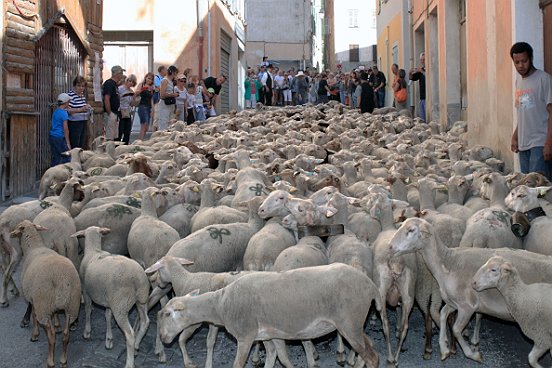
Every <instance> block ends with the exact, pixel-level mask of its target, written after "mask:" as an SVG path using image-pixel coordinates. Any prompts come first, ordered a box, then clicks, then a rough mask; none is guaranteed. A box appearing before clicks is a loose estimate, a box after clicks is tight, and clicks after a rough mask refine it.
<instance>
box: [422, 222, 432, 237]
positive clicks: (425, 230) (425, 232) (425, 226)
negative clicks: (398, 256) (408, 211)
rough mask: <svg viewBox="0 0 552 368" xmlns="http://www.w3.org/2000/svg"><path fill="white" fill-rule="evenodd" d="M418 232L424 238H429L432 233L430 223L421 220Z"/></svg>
mask: <svg viewBox="0 0 552 368" xmlns="http://www.w3.org/2000/svg"><path fill="white" fill-rule="evenodd" d="M420 233H421V234H422V236H423V237H424V238H426V239H427V238H429V237H431V236H432V235H433V231H432V228H431V224H430V223H429V222H427V221H422V222H421V223H420Z"/></svg>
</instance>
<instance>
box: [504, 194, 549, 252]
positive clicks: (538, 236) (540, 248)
mask: <svg viewBox="0 0 552 368" xmlns="http://www.w3.org/2000/svg"><path fill="white" fill-rule="evenodd" d="M551 189H552V187H537V188H529V187H527V186H525V185H520V186H518V187H515V188H514V189H512V190H511V191H510V193H508V195H507V196H506V199H505V203H506V205H507V206H508V208H510V209H512V210H514V211H517V212H522V213H527V212H529V211H531V210H538V209H539V207H541V203H540V201H539V199H540V198H542V197H548V198H551V197H552V196H551V194H552V191H551ZM541 209H542V207H541ZM541 213H542V212H541ZM530 225H531V227H530V228H529V232H528V233H527V235H526V236H525V238H524V239H523V248H524V249H526V250H529V251H531V252H535V253H541V254H546V255H552V247H551V246H550V239H551V238H552V218H551V217H549V216H539V217H537V218H535V219H533V220H532V221H530Z"/></svg>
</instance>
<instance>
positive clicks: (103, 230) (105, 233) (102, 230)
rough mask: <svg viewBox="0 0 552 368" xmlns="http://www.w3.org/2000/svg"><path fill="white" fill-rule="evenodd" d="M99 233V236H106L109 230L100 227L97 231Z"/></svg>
mask: <svg viewBox="0 0 552 368" xmlns="http://www.w3.org/2000/svg"><path fill="white" fill-rule="evenodd" d="M99 231H100V234H102V235H107V234H109V233H110V232H111V229H110V228H108V227H100V230H99Z"/></svg>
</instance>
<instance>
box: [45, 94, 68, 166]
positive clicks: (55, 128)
mask: <svg viewBox="0 0 552 368" xmlns="http://www.w3.org/2000/svg"><path fill="white" fill-rule="evenodd" d="M69 101H71V96H69V95H68V94H67V93H62V94H60V95H59V96H58V98H57V106H58V107H57V109H56V110H55V111H54V113H53V114H52V127H51V128H50V137H49V139H48V142H49V143H50V151H52V165H51V166H56V165H58V164H62V163H65V162H68V161H69V156H63V155H62V153H63V152H67V151H68V150H70V149H71V143H70V140H69V127H68V125H67V120H68V119H69V115H68V114H67V108H68V107H69Z"/></svg>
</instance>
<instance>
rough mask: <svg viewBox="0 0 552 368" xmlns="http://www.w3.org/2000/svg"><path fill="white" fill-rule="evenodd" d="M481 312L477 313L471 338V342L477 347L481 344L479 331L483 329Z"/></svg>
mask: <svg viewBox="0 0 552 368" xmlns="http://www.w3.org/2000/svg"><path fill="white" fill-rule="evenodd" d="M481 317H482V315H481V313H476V314H475V326H474V327H473V334H472V336H471V339H470V344H472V345H473V346H474V347H475V348H477V347H478V346H479V341H480V340H479V331H480V330H481Z"/></svg>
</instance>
